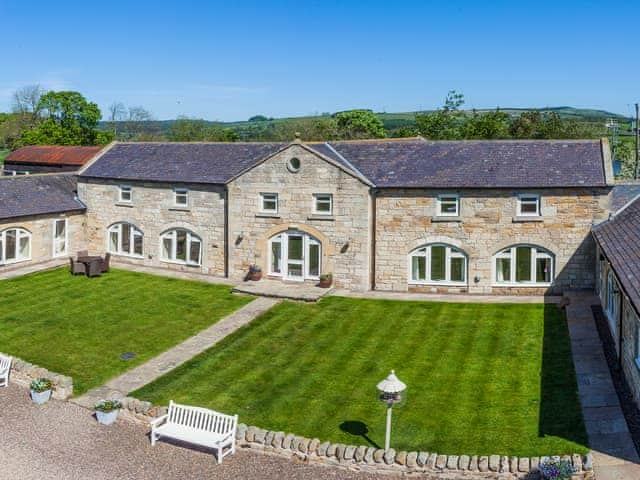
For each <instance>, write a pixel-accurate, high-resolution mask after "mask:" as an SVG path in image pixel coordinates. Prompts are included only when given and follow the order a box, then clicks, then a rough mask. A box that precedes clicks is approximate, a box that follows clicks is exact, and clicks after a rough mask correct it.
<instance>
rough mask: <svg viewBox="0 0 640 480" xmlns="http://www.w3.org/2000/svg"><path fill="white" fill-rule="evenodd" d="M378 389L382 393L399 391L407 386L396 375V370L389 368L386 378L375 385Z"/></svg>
mask: <svg viewBox="0 0 640 480" xmlns="http://www.w3.org/2000/svg"><path fill="white" fill-rule="evenodd" d="M377 388H378V390H380V391H381V392H382V393H399V392H403V391H404V390H406V389H407V386H406V385H405V384H404V383H403V382H401V381H400V379H399V378H398V377H396V372H395V371H394V370H391V373H390V374H389V376H388V377H387V378H385V379H384V380H382V381H381V382H380V383H378V385H377Z"/></svg>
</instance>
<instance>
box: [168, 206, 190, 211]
mask: <svg viewBox="0 0 640 480" xmlns="http://www.w3.org/2000/svg"><path fill="white" fill-rule="evenodd" d="M169 211H170V212H190V211H191V209H190V208H189V207H176V206H174V207H169Z"/></svg>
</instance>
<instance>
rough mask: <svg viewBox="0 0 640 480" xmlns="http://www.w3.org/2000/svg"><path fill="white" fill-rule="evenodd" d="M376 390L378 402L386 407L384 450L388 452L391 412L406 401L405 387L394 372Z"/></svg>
mask: <svg viewBox="0 0 640 480" xmlns="http://www.w3.org/2000/svg"><path fill="white" fill-rule="evenodd" d="M377 388H378V400H380V401H381V402H382V403H385V404H386V405H387V429H386V435H385V440H384V449H385V450H389V443H390V441H391V411H392V409H393V406H394V405H396V406H400V405H401V404H403V403H404V402H405V401H406V393H405V390H406V389H407V386H406V385H405V384H404V383H403V382H401V381H400V379H399V378H398V377H396V373H395V371H394V370H391V373H390V374H389V376H388V377H387V378H385V379H384V380H382V381H381V382H380V383H378V385H377Z"/></svg>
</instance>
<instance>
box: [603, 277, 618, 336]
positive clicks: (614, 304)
mask: <svg viewBox="0 0 640 480" xmlns="http://www.w3.org/2000/svg"><path fill="white" fill-rule="evenodd" d="M620 293H621V292H620V285H618V280H617V279H616V275H615V273H614V272H613V270H612V269H611V268H609V272H608V274H607V291H606V294H605V298H606V305H605V309H604V313H605V316H606V317H607V320H608V321H609V328H610V329H611V334H612V335H613V338H614V339H617V338H618V335H619V332H618V321H619V317H620V307H621V303H622V302H621V301H620V297H621V295H620Z"/></svg>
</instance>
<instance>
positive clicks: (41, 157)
mask: <svg viewBox="0 0 640 480" xmlns="http://www.w3.org/2000/svg"><path fill="white" fill-rule="evenodd" d="M103 148H104V147H75V146H73V147H67V146H59V145H55V146H49V145H33V146H29V147H22V148H19V149H18V150H15V151H13V152H11V153H10V154H9V155H7V157H6V158H5V162H7V163H21V164H22V163H27V164H36V165H66V166H78V167H80V166H82V165H84V164H85V163H87V162H88V161H89V160H90V159H91V158H93V157H94V156H95V155H97V154H98V152H99V151H100V150H102V149H103Z"/></svg>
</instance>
